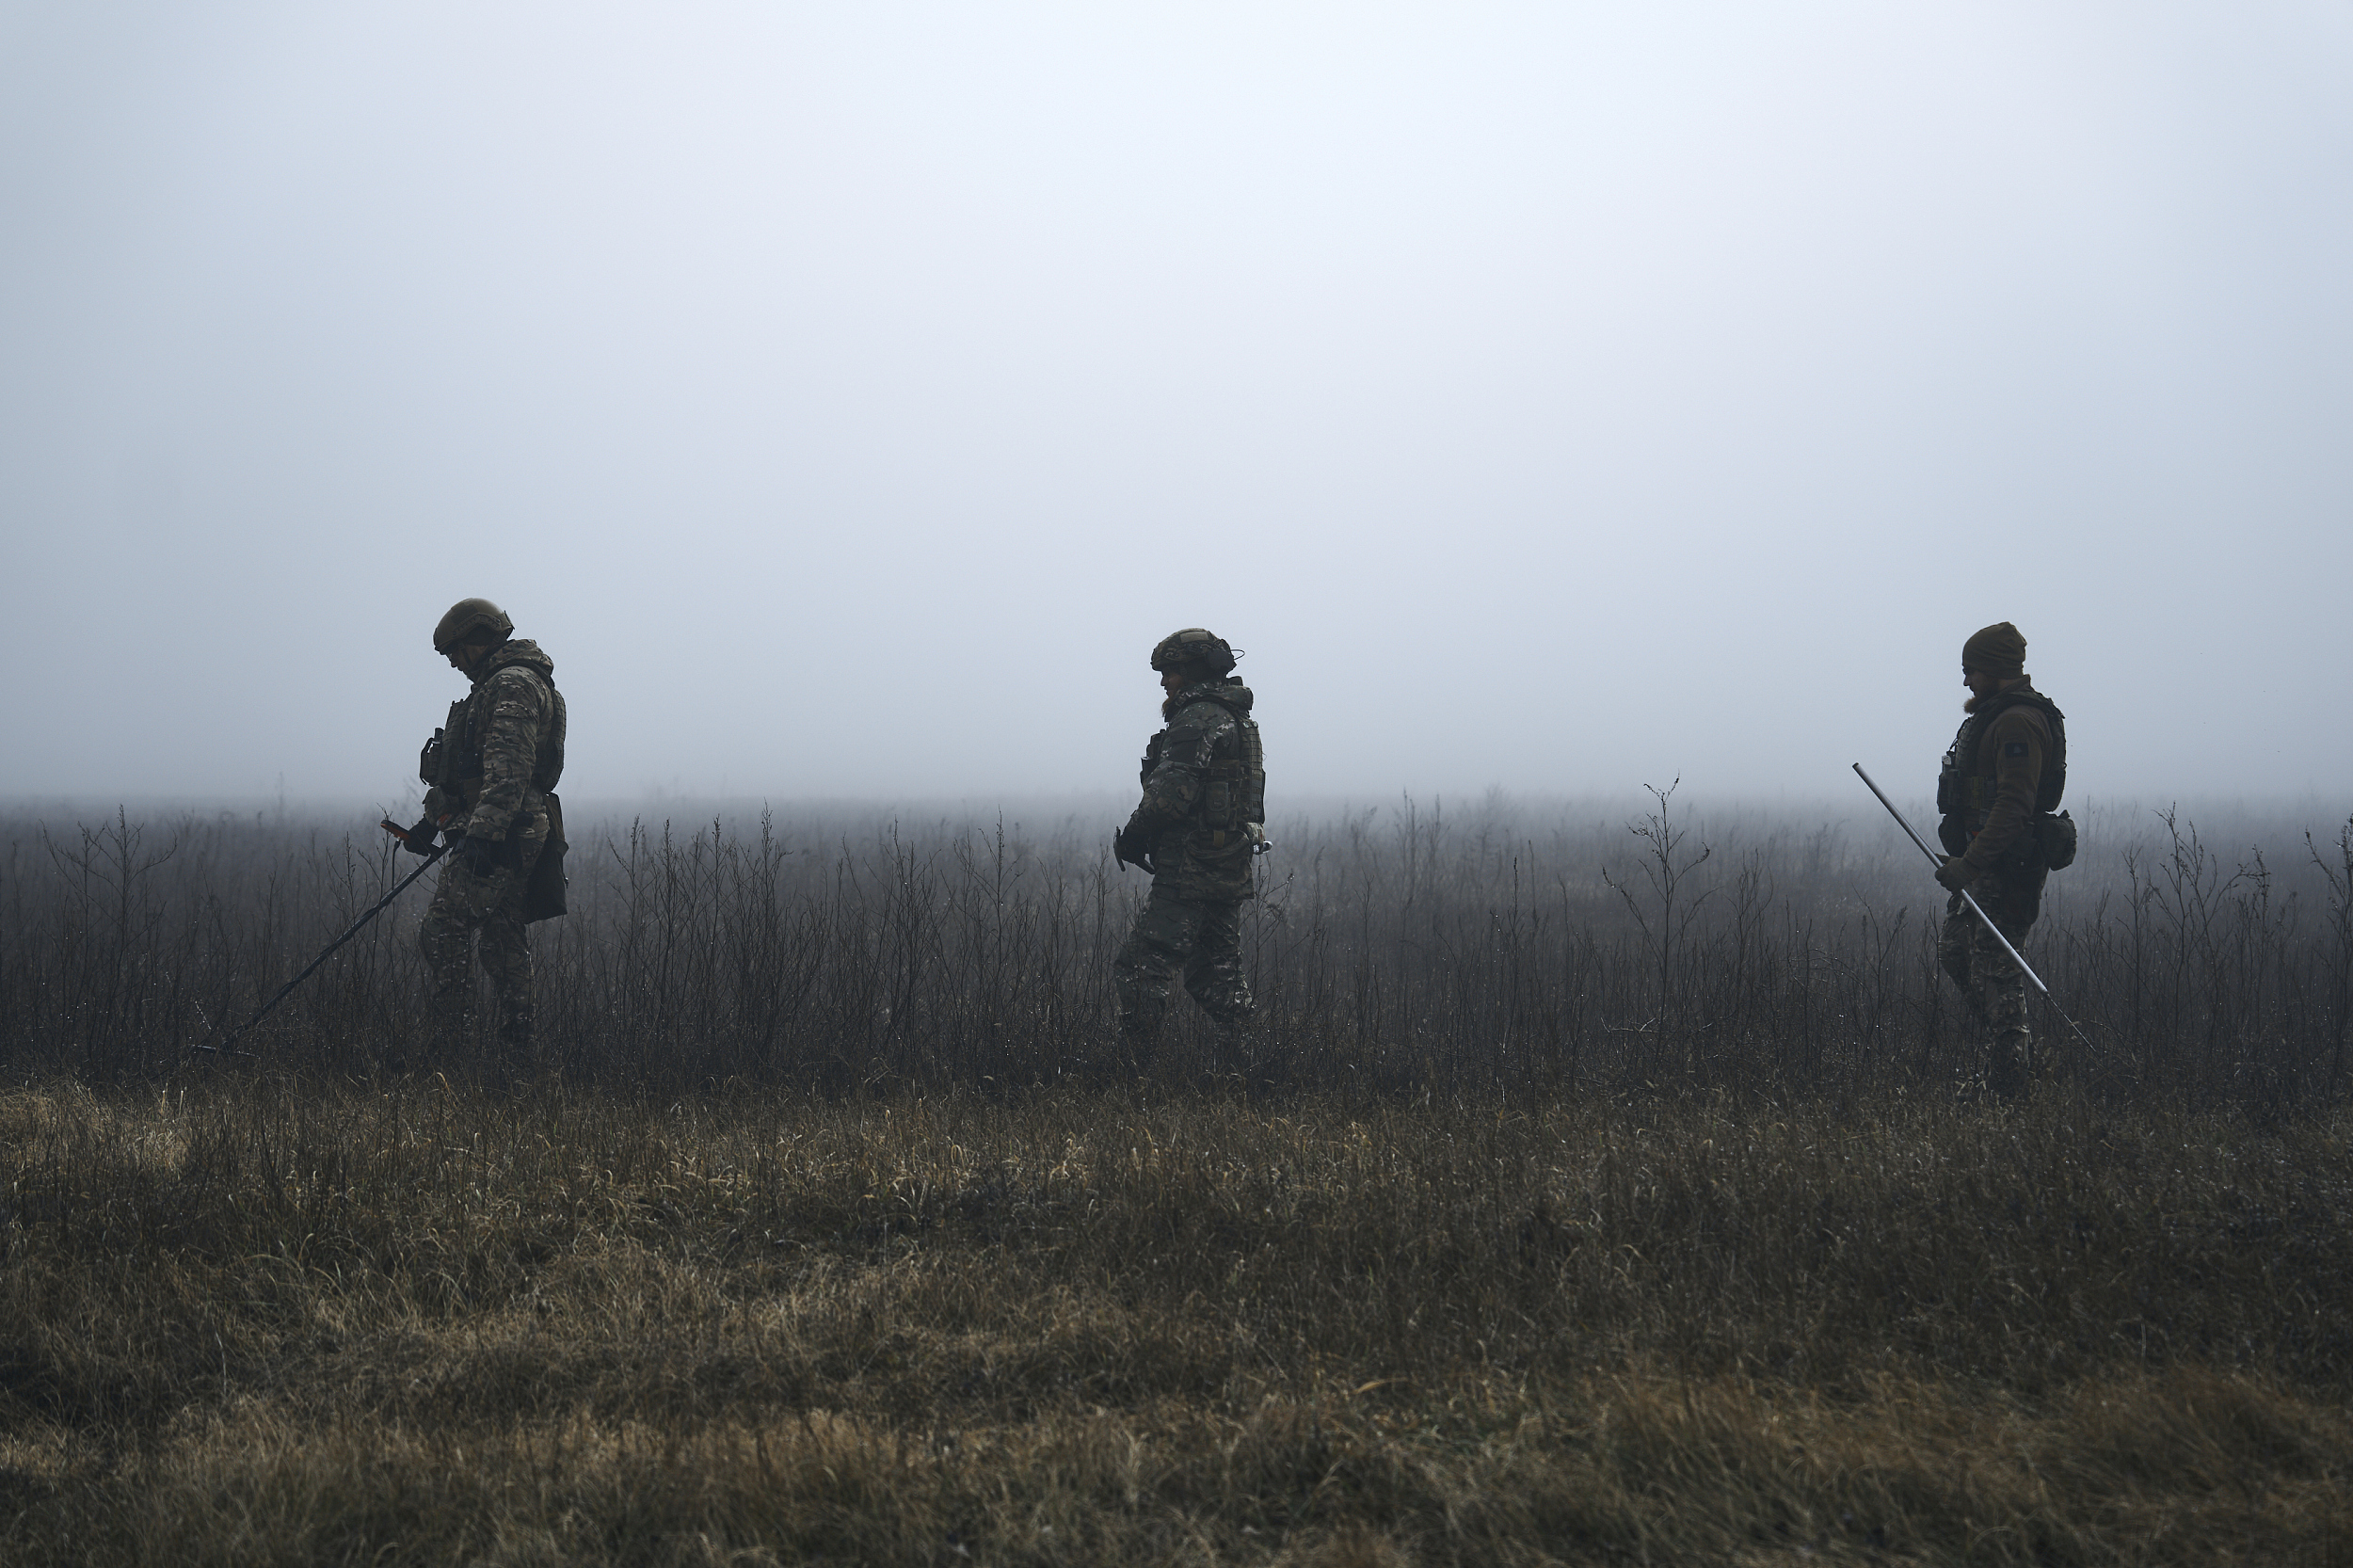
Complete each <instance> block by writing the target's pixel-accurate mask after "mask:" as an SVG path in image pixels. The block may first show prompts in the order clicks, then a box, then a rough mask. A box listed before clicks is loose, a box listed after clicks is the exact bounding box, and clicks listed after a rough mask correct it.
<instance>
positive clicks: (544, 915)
mask: <svg viewBox="0 0 2353 1568" xmlns="http://www.w3.org/2000/svg"><path fill="white" fill-rule="evenodd" d="M568 847H570V846H568V845H567V844H566V843H565V842H564V803H563V802H562V801H560V800H558V799H556V798H555V797H554V796H553V795H550V796H548V841H547V842H546V843H544V844H542V845H541V846H540V847H539V858H538V859H536V860H535V861H533V862H532V863H531V881H530V882H529V883H528V884H526V885H525V887H524V888H523V921H524V923H525V924H529V923H531V922H532V921H534V920H553V919H554V918H555V917H556V916H558V915H561V914H563V913H564V889H565V886H566V878H565V875H564V851H565V850H566V849H567V848H568Z"/></svg>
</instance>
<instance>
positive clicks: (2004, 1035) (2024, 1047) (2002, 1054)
mask: <svg viewBox="0 0 2353 1568" xmlns="http://www.w3.org/2000/svg"><path fill="white" fill-rule="evenodd" d="M2033 1067H2034V1059H2033V1050H2032V1045H2031V1041H2030V1037H2029V1036H2028V1035H2027V1034H2025V1032H2023V1031H2018V1030H2004V1031H2003V1032H2001V1033H1999V1034H1997V1035H1995V1036H1994V1037H1993V1050H1992V1051H1991V1053H1990V1054H1989V1055H1988V1057H1987V1061H1986V1068H1985V1086H1986V1088H1987V1089H1988V1090H1989V1091H1990V1092H1991V1093H1992V1094H1993V1097H1994V1098H1995V1099H1997V1100H2001V1101H2003V1102H2005V1103H2007V1104H2015V1103H2016V1102H2017V1101H2019V1100H2021V1099H2024V1098H2025V1095H2026V1085H2027V1083H2028V1082H2029V1081H2030V1080H2032V1077H2033Z"/></svg>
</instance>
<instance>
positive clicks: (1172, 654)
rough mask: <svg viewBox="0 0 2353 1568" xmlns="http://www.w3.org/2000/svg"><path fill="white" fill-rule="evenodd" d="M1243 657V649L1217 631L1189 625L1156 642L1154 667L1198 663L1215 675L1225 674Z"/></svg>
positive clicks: (1172, 666) (1153, 651)
mask: <svg viewBox="0 0 2353 1568" xmlns="http://www.w3.org/2000/svg"><path fill="white" fill-rule="evenodd" d="M1239 658H1241V649H1240V648H1235V647H1234V646H1233V645H1232V644H1230V643H1228V642H1227V641H1226V640H1225V638H1223V637H1221V636H1219V635H1218V634H1217V633H1216V632H1209V631H1204V630H1203V629H1202V628H1200V627H1198V626H1188V627H1186V628H1185V629H1184V630H1183V631H1182V632H1170V633H1169V634H1168V635H1167V636H1165V637H1162V638H1161V639H1160V641H1159V642H1158V643H1156V644H1154V645H1153V648H1152V667H1153V668H1154V669H1156V670H1166V669H1172V668H1174V667H1175V666H1177V665H1178V664H1198V665H1200V666H1201V667H1202V668H1203V669H1206V670H1208V671H1209V673H1210V674H1212V675H1225V674H1226V673H1228V672H1230V671H1231V670H1232V669H1233V667H1234V661H1235V660H1237V659H1239Z"/></svg>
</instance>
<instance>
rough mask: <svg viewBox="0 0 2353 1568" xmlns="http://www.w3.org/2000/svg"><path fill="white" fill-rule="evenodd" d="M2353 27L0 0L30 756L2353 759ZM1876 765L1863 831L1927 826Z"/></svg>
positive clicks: (997, 776)
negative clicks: (1175, 697) (2031, 706)
mask: <svg viewBox="0 0 2353 1568" xmlns="http://www.w3.org/2000/svg"><path fill="white" fill-rule="evenodd" d="M2348 83H2353V11H2348V10H2347V9H2346V8H2345V7H2343V6H2341V5H2336V4H2319V3H2312V4H2267V3H2254V4H2242V5H2233V6H2229V7H2216V6H2188V5H2166V4H2149V3H2141V0H2136V3H2133V4H2112V5H2098V4H2082V5H2066V4H2062V5H2051V4H2047V3H2040V0H2039V3H2033V4H2024V3H2021V4H1989V3H1985V0H1970V3H1966V4H1960V3H1955V4H1917V5H1895V6H1891V5H1887V4H1884V3H1883V0H1854V3H1811V0H1807V3H1780V4H1774V5H1770V6H1756V5H1730V4H1726V5H1705V4H1659V5H1642V6H1601V5H1589V6H1568V5H1534V6H1527V7H1513V6H1476V5H1470V6H1464V5H1446V6H1437V5H1433V6H1428V7H1381V6H1372V5H1366V4H1361V3H1350V4H1346V5H1333V6H1308V5H1288V6H1274V7H1265V6H1258V5H1231V6H1218V5H1186V6H1181V7H1178V6H1163V7H1154V8H1146V7H1125V6H1122V7H1109V6H1102V5H1093V4H1071V5H1067V6H1006V5H979V6H947V5H912V4H874V5H863V4H861V5H855V6H839V5H827V6H795V5H771V4H750V3H745V4H739V5H721V4H691V3H690V4H675V3H674V4H668V5H664V6H658V7H657V6H642V5H640V6H593V5H580V4H563V5H554V4H550V5H543V6H522V5H488V6H484V5H462V6H461V5H434V4H408V5H402V6H382V5H369V6H360V5H332V4H322V3H316V0H306V3H301V4H293V3H288V4H278V5H264V4H233V3H227V0H208V3H206V4H204V5H201V6H190V5H178V4H174V5H154V6H137V5H116V4H106V3H104V0H75V3H70V4H69V3H54V4H26V3H8V0H0V213H5V215H6V218H5V221H4V222H0V529H5V544H6V566H5V570H0V648H5V658H6V667H7V669H8V677H9V679H8V681H7V683H6V690H5V695H4V696H0V724H5V728H6V733H7V735H8V741H7V743H6V744H5V746H0V795H5V794H15V795H24V794H32V793H42V792H73V793H80V794H86V795H97V796H101V797H104V796H109V795H115V794H126V795H145V796H152V795H157V794H212V795H220V794H237V793H240V792H247V793H254V794H261V793H267V792H274V791H275V790H276V789H277V788H278V781H279V780H280V779H281V778H282V780H283V781H284V788H285V790H286V791H287V792H289V793H291V794H294V795H298V796H300V795H318V796H325V795H338V796H368V795H375V796H381V797H385V798H391V797H393V796H396V795H398V794H400V793H401V792H403V790H404V788H405V787H406V786H407V785H408V780H409V778H410V776H411V775H412V774H413V771H414V758H415V753H416V747H417V744H418V743H419V742H420V741H421V740H422V738H423V736H424V732H425V731H426V730H428V729H429V728H431V727H432V726H433V725H434V724H437V723H439V722H440V716H441V713H442V711H443V708H444V706H445V704H446V703H447V702H448V701H449V700H450V699H451V698H453V697H455V696H458V695H459V694H460V693H461V692H462V690H463V681H462V680H461V679H460V678H459V677H458V676H456V674H455V673H454V672H452V671H451V670H449V669H448V667H447V666H446V665H445V664H443V663H442V662H441V661H440V659H438V658H437V657H436V656H435V655H434V654H433V653H432V651H431V649H430V647H429V634H430V631H431V628H432V625H433V623H434V621H435V619H436V618H437V617H438V616H440V613H441V611H442V610H443V609H444V608H446V607H447V605H448V604H449V603H450V602H451V601H452V600H455V599H456V598H459V597H461V596H465V595H472V594H482V595H487V596H488V597H490V598H492V599H495V600H498V601H499V602H500V603H502V604H503V605H504V606H505V607H506V608H507V609H508V610H509V611H510V612H511V613H512V615H513V616H514V618H515V620H516V621H517V623H518V627H519V631H520V633H521V634H523V635H527V636H533V637H536V638H538V639H539V640H540V641H541V643H542V644H543V646H544V647H545V648H547V649H548V651H549V652H550V653H551V654H552V656H553V658H554V660H555V662H556V668H557V679H558V681H559V684H561V685H562V686H563V688H564V690H565V692H566V694H567V696H568V699H569V702H570V705H571V712H572V727H573V733H572V752H571V769H570V772H569V774H568V776H567V779H566V786H567V792H568V793H577V794H581V795H586V796H598V797H607V798H611V797H626V796H630V795H632V794H634V793H637V792H647V791H653V790H661V791H665V792H674V793H689V794H692V793H697V792H702V793H713V794H728V795H733V796H739V797H740V796H755V795H761V794H766V795H772V796H774V797H776V798H778V799H790V798H794V797H805V796H813V795H858V794H871V793H907V792H925V793H934V794H947V795H964V796H972V795H984V794H987V793H989V792H1023V793H1027V794H1036V793H1038V792H1054V791H1063V790H1068V791H1078V792H1097V791H1119V790H1125V789H1127V788H1128V787H1130V786H1131V784H1132V780H1133V770H1134V765H1135V762H1134V760H1135V755H1136V751H1137V748H1138V746H1139V745H1140V744H1141V742H1142V740H1143V738H1144V735H1145V734H1146V733H1148V732H1149V731H1150V729H1152V728H1154V727H1155V726H1156V724H1157V707H1156V704H1157V701H1158V697H1159V692H1158V689H1157V687H1156V686H1155V684H1154V678H1153V677H1152V675H1151V672H1150V671H1149V670H1148V669H1147V668H1146V667H1145V655H1146V653H1147V651H1148V649H1149V648H1150V646H1151V644H1152V643H1153V642H1154V641H1155V640H1156V639H1158V638H1159V637H1160V636H1161V635H1163V634H1164V633H1166V632H1169V631H1171V630H1174V629H1176V628H1177V627H1180V626H1189V625H1208V626H1209V627H1211V628H1213V629H1215V630H1216V631H1218V632H1221V633H1224V634H1225V635H1226V636H1228V637H1229V638H1231V639H1232V640H1233V641H1234V642H1235V643H1236V644H1238V645H1240V646H1241V647H1242V648H1245V649H1247V650H1248V656H1247V657H1246V658H1245V660H1244V661H1243V664H1242V666H1241V673H1242V674H1243V675H1244V676H1245V677H1246V678H1248V679H1249V680H1251V682H1252V684H1253V685H1254V686H1255V687H1256V688H1257V691H1258V693H1259V700H1260V710H1259V712H1260V717H1261V719H1262V721H1263V723H1264V725H1265V728H1266V736H1267V751H1268V759H1269V767H1270V773H1271V776H1272V779H1273V789H1274V793H1275V796H1276V798H1277V803H1278V806H1279V801H1280V797H1281V794H1282V792H1284V791H1286V790H1291V791H1297V792H1318V793H1326V794H1329V793H1342V794H1354V795H1358V796H1379V795H1386V794H1390V793H1392V792H1396V791H1398V790H1401V789H1402V790H1416V791H1421V792H1465V791H1477V790H1479V789H1481V788H1483V787H1485V786H1487V785H1490V784H1500V785H1503V786H1505V787H1507V788H1510V789H1513V790H1519V791H1529V792H1547V791H1556V792H1558V791H1585V790H1609V791H1620V790H1629V789H1631V788H1632V787H1633V786H1634V785H1635V784H1636V783H1638V782H1641V781H1656V782H1659V783H1663V782H1665V781H1666V779H1668V778H1669V777H1672V776H1675V775H1678V774H1679V775H1680V776H1682V777H1683V778H1684V780H1685V782H1686V787H1687V789H1689V790H1692V791H1695V792H1701V793H1704V794H1706V795H1710V796H1714V797H1717V798H1723V797H1726V796H1732V797H1748V796H1754V795H1759V794H1765V793H1769V792H1800V793H1802V794H1805V795H1809V796H1821V795H1832V794H1836V793H1839V792H1843V791H1845V790H1847V789H1849V788H1851V781H1850V779H1849V776H1847V775H1846V773H1845V769H1846V767H1847V765H1848V764H1849V762H1852V761H1855V760H1863V761H1864V762H1865V764H1866V765H1868V766H1871V767H1872V768H1873V771H1874V773H1875V774H1877V775H1878V776H1880V777H1881V779H1882V780H1883V781H1885V780H1889V779H1891V778H1892V779H1895V780H1897V781H1899V782H1900V783H1901V784H1902V785H1903V786H1904V787H1906V789H1907V791H1908V792H1909V791H1910V790H1912V789H1916V788H1917V787H1920V786H1923V785H1925V783H1926V781H1927V776H1929V774H1930V773H1932V771H1933V768H1934V765H1935V760H1936V756H1937V754H1938V753H1939V752H1940V751H1941V750H1942V749H1943V747H1944V745H1945V743H1946V742H1947V741H1948V740H1949V739H1950V737H1951V734H1952V730H1953V727H1954V725H1955V724H1956V723H1957V722H1958V720H1959V704H1960V701H1961V697H1962V696H1963V693H1962V691H1961V686H1960V674H1959V668H1958V665H1959V648H1960V644H1961V639H1962V638H1963V637H1964V636H1965V635H1966V634H1967V633H1968V632H1971V631H1973V630H1975V629H1976V628H1977V627H1978V626H1980V625H1982V624H1984V623H1986V622H1988V621H1992V620H1996V619H2003V618H2008V619H2011V620H2014V621H2016V622H2017V623H2018V625H2019V626H2020V627H2021V628H2022V629H2024V631H2025V633H2026V635H2027V636H2028V638H2029V639H2030V641H2031V644H2032V647H2031V650H2030V657H2029V660H2028V667H2029V669H2030V670H2032V671H2033V672H2034V673H2035V675H2036V676H2037V677H2038V680H2039V683H2040V684H2041V686H2042V688H2043V689H2044V690H2046V691H2048V692H2049V693H2051V694H2052V695H2053V696H2055V697H2056V698H2057V700H2058V701H2059V702H2060V704H2061V705H2062V706H2063V707H2064V708H2066V710H2067V711H2068V713H2069V715H2070V734H2071V739H2072V745H2073V757H2074V774H2073V776H2074V781H2075V784H2076V786H2077V788H2078V789H2082V790H2089V791H2092V792H2102V793H2108V794H2120V793H2121V794H2130V793H2141V794H2146V795H2152V796H2157V797H2163V796H2165V795H2167V794H2169V793H2179V794H2185V795H2186V794H2191V793H2200V792H2203V793H2209V794H2211V793H2215V792H2236V793H2247V794H2278V793H2287V792H2305V791H2319V792H2324V793H2329V794H2340V793H2342V792H2344V791H2345V787H2346V786H2347V784H2348V783H2353V730H2349V728H2348V725H2347V723H2346V707H2347V705H2346V702H2345V688H2346V676H2347V664H2348V654H2347V648H2346V636H2345V616H2344V614H2343V611H2342V608H2341V606H2342V603H2343V600H2344V595H2345V584H2346V581H2347V578H2348V568H2353V435H2348V431H2353V292H2349V291H2348V290H2347V287H2346V280H2347V279H2348V278H2353V202H2349V201H2348V193H2353V91H2348V90H2347V88H2348ZM1863 804H1864V805H1865V806H1867V802H1864V803H1863Z"/></svg>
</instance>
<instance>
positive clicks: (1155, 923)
mask: <svg viewBox="0 0 2353 1568" xmlns="http://www.w3.org/2000/svg"><path fill="white" fill-rule="evenodd" d="M1237 657H1238V655H1237V654H1236V653H1235V651H1234V649H1233V648H1230V647H1228V646H1227V645H1226V643H1225V639H1224V638H1222V637H1218V636H1216V635H1213V634H1212V633H1210V632H1205V631H1203V630H1201V629H1200V628H1198V627H1193V628H1189V629H1187V630H1185V631H1182V632H1176V633H1174V634H1172V635H1170V636H1168V637H1165V638H1163V639H1162V640H1161V641H1160V645H1159V646H1158V647H1156V648H1153V649H1152V668H1153V669H1154V670H1156V671H1158V672H1159V674H1160V689H1161V691H1162V692H1164V693H1165V694H1167V696H1166V700H1165V701H1163V702H1162V703H1161V704H1160V716H1161V717H1162V718H1164V719H1165V720H1166V721H1167V728H1164V729H1162V730H1161V731H1160V733H1159V734H1157V735H1155V736H1153V737H1152V739H1151V742H1150V743H1149V744H1147V745H1146V746H1145V747H1144V767H1143V779H1144V800H1143V802H1142V804H1140V805H1139V806H1137V808H1136V809H1135V814H1134V815H1132V816H1130V817H1129V818H1128V825H1127V826H1125V827H1123V828H1121V829H1120V830H1119V831H1118V833H1116V834H1114V835H1113V836H1112V856H1114V857H1115V858H1116V859H1117V860H1118V861H1120V862H1121V863H1123V864H1127V865H1133V866H1137V867H1140V868H1141V869H1143V870H1144V871H1146V872H1150V873H1151V876H1152V892H1151V897H1150V899H1149V901H1148V902H1147V903H1146V904H1144V911H1143V913H1142V914H1140V915H1138V916H1137V917H1136V924H1135V929H1134V930H1133V931H1132V932H1130V933H1129V934H1128V941H1127V945H1126V946H1124V947H1122V948H1121V949H1120V950H1119V956H1118V958H1117V959H1116V960H1115V961H1114V962H1113V964H1112V986H1113V988H1114V989H1115V990H1116V992H1117V993H1118V997H1119V1032H1120V1038H1121V1042H1122V1044H1123V1046H1124V1047H1125V1048H1126V1049H1127V1052H1128V1056H1129V1058H1130V1060H1133V1061H1137V1062H1143V1061H1145V1060H1148V1059H1149V1058H1150V1055H1151V1052H1152V1048H1153V1046H1154V1044H1155V1042H1156V1041H1157V1039H1158V1037H1159V1034H1160V1024H1161V1020H1162V1019H1163V1018H1164V1017H1165V1016H1166V1015H1167V1012H1168V1001H1169V988H1170V985H1171V983H1172V982H1173V981H1174V979H1175V977H1176V976H1177V974H1178V973H1180V972H1181V973H1182V974H1183V976H1184V980H1185V989H1186V990H1187V991H1189V992H1191V993H1192V995H1193V1000H1194V1001H1196V1002H1198V1003H1199V1004H1200V1006H1201V1008H1202V1011H1204V1012H1206V1013H1208V1014H1209V1016H1210V1018H1211V1019H1212V1020H1214V1022H1215V1023H1216V1025H1217V1030H1218V1034H1219V1038H1220V1041H1221V1043H1222V1044H1223V1046H1224V1047H1225V1048H1226V1049H1227V1050H1228V1051H1231V1050H1232V1049H1233V1048H1236V1047H1237V1046H1238V1045H1239V1044H1240V1042H1241V1036H1242V1035H1243V1034H1244V1032H1246V1031H1247V1029H1248V1027H1249V1024H1250V1019H1251V1015H1252V1012H1253V1008H1254V1004H1253V1002H1252V1000H1251V997H1250V983H1249V981H1248V980H1247V979H1246V978H1245V977H1244V976H1243V974H1242V968H1241V906H1242V903H1243V901H1244V900H1246V899H1248V898H1249V897H1250V892H1251V876H1250V863H1251V858H1252V856H1254V855H1255V854H1256V853H1257V851H1258V850H1260V849H1261V848H1263V847H1265V843H1266V831H1265V824H1266V759H1265V755H1264V753H1263V752H1261V751H1260V749H1259V746H1258V727H1257V723H1256V722H1255V721H1253V720H1252V718H1251V717H1250V708H1251V704H1252V701H1253V698H1252V696H1251V692H1250V688H1249V687H1247V686H1245V685H1243V684H1242V683H1241V681H1240V680H1235V679H1234V678H1233V669H1234V661H1235V659H1236V658H1237Z"/></svg>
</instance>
